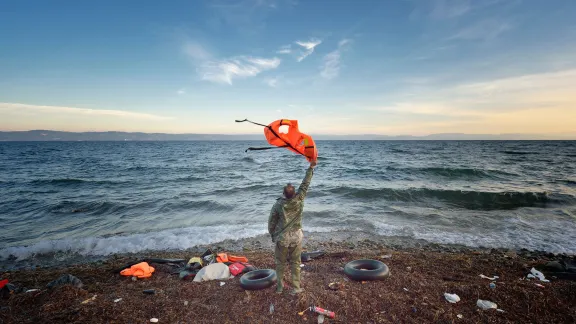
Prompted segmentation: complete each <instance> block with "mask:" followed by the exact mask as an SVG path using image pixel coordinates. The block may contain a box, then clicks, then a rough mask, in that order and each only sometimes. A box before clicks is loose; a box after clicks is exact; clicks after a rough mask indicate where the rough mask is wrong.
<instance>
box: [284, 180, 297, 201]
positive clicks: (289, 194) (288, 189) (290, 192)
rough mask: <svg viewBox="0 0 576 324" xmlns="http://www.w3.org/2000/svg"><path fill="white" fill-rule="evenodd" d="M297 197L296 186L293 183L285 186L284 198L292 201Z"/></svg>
mask: <svg viewBox="0 0 576 324" xmlns="http://www.w3.org/2000/svg"><path fill="white" fill-rule="evenodd" d="M295 195H296V190H295V189H294V186H293V185H292V184H291V183H289V184H287V185H285V186H284V197H286V198H288V199H290V198H293V197H294V196H295Z"/></svg>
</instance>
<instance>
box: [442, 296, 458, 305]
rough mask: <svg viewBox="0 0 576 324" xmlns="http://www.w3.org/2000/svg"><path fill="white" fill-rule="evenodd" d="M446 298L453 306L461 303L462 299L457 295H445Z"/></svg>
mask: <svg viewBox="0 0 576 324" xmlns="http://www.w3.org/2000/svg"><path fill="white" fill-rule="evenodd" d="M444 298H446V300H447V301H449V302H450V303H452V304H455V303H457V302H459V301H460V297H459V296H458V295H456V294H449V293H444Z"/></svg>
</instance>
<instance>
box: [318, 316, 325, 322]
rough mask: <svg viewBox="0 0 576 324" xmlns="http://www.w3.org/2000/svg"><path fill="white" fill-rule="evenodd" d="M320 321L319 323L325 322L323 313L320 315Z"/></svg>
mask: <svg viewBox="0 0 576 324" xmlns="http://www.w3.org/2000/svg"><path fill="white" fill-rule="evenodd" d="M318 323H319V324H321V323H324V315H322V314H320V315H318Z"/></svg>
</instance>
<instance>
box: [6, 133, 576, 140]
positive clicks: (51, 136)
mask: <svg viewBox="0 0 576 324" xmlns="http://www.w3.org/2000/svg"><path fill="white" fill-rule="evenodd" d="M311 135H312V137H313V138H314V139H316V140H360V141H362V140H575V139H576V134H554V135H531V134H500V135H492V134H458V133H446V134H431V135H427V136H411V135H400V136H387V135H370V134H366V135H322V134H317V135H315V134H311ZM239 140H244V141H245V140H263V135H262V134H239V135H231V134H164V133H128V132H82V133H76V132H60V131H51V130H30V131H19V132H0V141H239Z"/></svg>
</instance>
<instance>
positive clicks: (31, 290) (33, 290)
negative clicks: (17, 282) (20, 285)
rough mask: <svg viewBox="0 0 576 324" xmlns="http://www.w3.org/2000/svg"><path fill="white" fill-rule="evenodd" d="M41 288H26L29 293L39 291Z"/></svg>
mask: <svg viewBox="0 0 576 324" xmlns="http://www.w3.org/2000/svg"><path fill="white" fill-rule="evenodd" d="M39 290H40V289H28V290H26V292H27V293H31V292H35V291H39Z"/></svg>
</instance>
